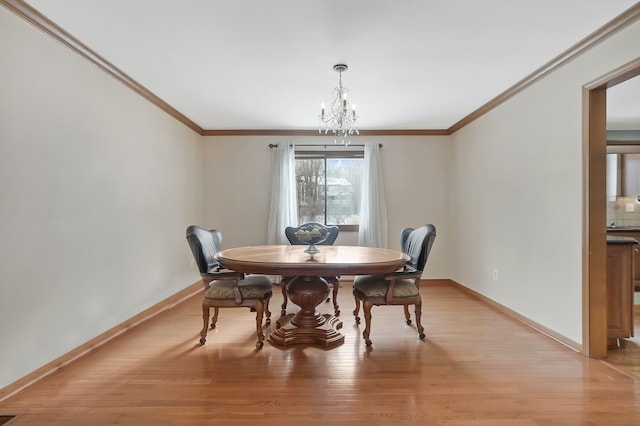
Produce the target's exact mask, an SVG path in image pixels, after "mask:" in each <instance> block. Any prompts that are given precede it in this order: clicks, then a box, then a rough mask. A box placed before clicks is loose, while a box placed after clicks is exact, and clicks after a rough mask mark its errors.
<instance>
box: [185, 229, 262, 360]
mask: <svg viewBox="0 0 640 426" xmlns="http://www.w3.org/2000/svg"><path fill="white" fill-rule="evenodd" d="M187 242H188V243H189V247H190V248H191V252H192V254H193V257H194V259H195V261H196V264H197V265H198V270H199V271H200V276H201V277H202V283H203V284H204V288H205V293H204V298H203V300H202V319H203V327H202V330H201V331H200V344H201V345H204V343H205V342H206V339H207V331H208V328H209V310H210V308H212V307H213V308H214V313H213V318H212V319H211V329H212V330H213V329H214V328H216V322H217V321H218V310H219V308H225V307H226V308H230V307H247V308H250V309H254V310H255V311H256V333H257V335H258V342H257V343H256V347H257V348H258V349H260V348H262V346H263V345H264V332H263V331H262V318H263V316H264V315H266V324H267V325H268V324H270V323H271V312H269V300H271V295H272V291H271V290H272V286H273V284H272V282H271V280H270V279H269V278H268V277H267V276H265V275H247V276H245V274H243V273H240V272H236V271H230V270H228V269H224V268H223V267H222V266H221V265H220V264H219V263H218V261H217V260H216V254H217V253H218V251H219V250H220V247H221V246H222V234H221V233H220V231H216V230H213V229H212V230H207V229H204V228H201V227H199V226H196V225H191V226H189V227H188V228H187Z"/></svg>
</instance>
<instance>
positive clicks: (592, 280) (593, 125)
mask: <svg viewBox="0 0 640 426" xmlns="http://www.w3.org/2000/svg"><path fill="white" fill-rule="evenodd" d="M638 75H640V58H637V59H635V60H633V61H631V62H629V63H627V64H625V65H622V66H620V67H618V68H616V69H614V70H612V71H610V72H609V73H607V74H605V75H603V76H601V77H599V78H597V79H595V80H593V81H591V82H590V83H587V84H585V85H584V86H583V90H582V94H583V96H582V105H583V108H582V109H583V119H582V123H583V129H582V130H583V131H582V134H583V146H582V152H583V177H582V182H583V197H582V212H583V214H582V216H583V220H582V224H583V226H582V241H583V243H582V351H583V354H584V355H586V356H588V357H590V358H606V356H607V298H606V296H607V282H606V279H607V276H606V275H607V232H606V227H607V223H606V222H607V207H606V181H607V179H606V149H607V89H608V88H610V87H613V86H615V85H617V84H620V83H622V82H624V81H626V80H628V79H630V78H633V77H636V76H638Z"/></svg>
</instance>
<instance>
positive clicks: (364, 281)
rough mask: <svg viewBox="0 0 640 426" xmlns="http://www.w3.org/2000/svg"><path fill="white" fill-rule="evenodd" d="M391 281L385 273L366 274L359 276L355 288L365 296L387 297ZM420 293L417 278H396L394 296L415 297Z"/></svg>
mask: <svg viewBox="0 0 640 426" xmlns="http://www.w3.org/2000/svg"><path fill="white" fill-rule="evenodd" d="M389 284H390V281H387V280H385V279H384V275H364V276H362V278H360V277H359V279H358V280H357V282H355V283H354V285H353V288H354V289H355V290H357V291H359V292H361V293H362V294H363V295H364V296H365V297H387V293H388V292H389ZM418 294H420V292H419V289H418V287H416V283H415V280H410V279H403V280H396V281H395V284H394V286H393V294H392V297H393V298H394V299H399V298H402V297H415V296H417V295H418Z"/></svg>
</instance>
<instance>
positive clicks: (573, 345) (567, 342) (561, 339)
mask: <svg viewBox="0 0 640 426" xmlns="http://www.w3.org/2000/svg"><path fill="white" fill-rule="evenodd" d="M446 281H449V283H450V285H452V286H454V287H456V288H457V289H459V290H461V291H462V292H464V293H466V294H468V295H469V296H471V297H473V298H475V299H478V300H480V301H481V302H483V303H484V304H486V305H488V306H489V307H491V308H493V309H494V310H496V311H498V312H500V313H502V314H504V315H506V316H508V317H510V318H512V319H514V320H516V321H518V322H520V323H522V324H524V325H526V326H529V327H531V328H533V329H534V330H536V331H538V332H540V333H542V334H544V335H545V336H547V337H550V338H551V339H553V340H555V341H557V342H558V343H561V344H562V345H564V346H566V347H568V348H569V349H571V350H574V351H576V352H579V353H583V352H582V351H583V347H582V345H581V344H580V343H578V342H576V341H574V340H571V339H569V338H568V337H567V336H564V335H562V334H560V333H557V332H555V331H553V330H551V329H549V328H547V327H545V326H543V325H542V324H538V323H537V322H535V321H532V320H531V319H529V318H527V317H525V316H524V315H522V314H520V313H518V312H516V311H514V310H513V309H509V308H507V307H506V306H504V305H501V304H500V303H498V302H496V301H495V300H493V299H490V298H488V297H487V296H485V295H483V294H481V293H478V292H477V291H475V290H472V289H470V288H469V287H466V286H464V285H462V284H460V283H458V282H456V281H454V280H446Z"/></svg>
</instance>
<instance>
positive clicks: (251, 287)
mask: <svg viewBox="0 0 640 426" xmlns="http://www.w3.org/2000/svg"><path fill="white" fill-rule="evenodd" d="M265 278H266V277H264V276H262V275H249V276H246V277H245V278H244V279H243V280H241V281H239V282H238V285H237V289H238V291H240V296H241V297H242V299H261V298H263V297H264V296H265V294H267V293H269V292H270V291H271V288H272V284H271V281H269V280H268V279H266V280H265ZM204 297H206V298H207V299H220V300H235V299H236V297H237V292H236V285H235V282H234V281H230V280H218V281H212V282H211V283H210V284H209V289H208V290H207V291H206V292H205V294H204Z"/></svg>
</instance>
